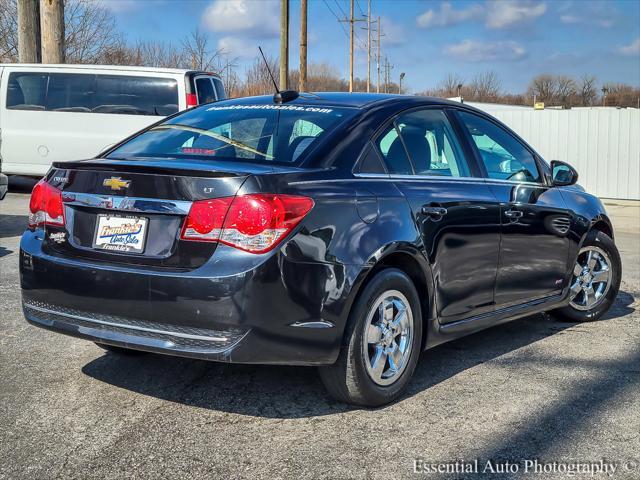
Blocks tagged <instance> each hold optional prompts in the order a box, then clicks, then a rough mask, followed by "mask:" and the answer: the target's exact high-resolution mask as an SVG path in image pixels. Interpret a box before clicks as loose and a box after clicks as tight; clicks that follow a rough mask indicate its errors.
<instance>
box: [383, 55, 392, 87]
mask: <svg viewBox="0 0 640 480" xmlns="http://www.w3.org/2000/svg"><path fill="white" fill-rule="evenodd" d="M392 69H393V65H391V64H390V63H389V58H388V57H386V56H385V57H384V93H389V84H390V83H391V70H392Z"/></svg>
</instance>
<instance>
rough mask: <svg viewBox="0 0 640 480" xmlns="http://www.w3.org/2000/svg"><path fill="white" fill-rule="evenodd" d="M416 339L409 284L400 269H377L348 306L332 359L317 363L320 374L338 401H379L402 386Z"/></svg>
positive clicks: (414, 357)
mask: <svg viewBox="0 0 640 480" xmlns="http://www.w3.org/2000/svg"><path fill="white" fill-rule="evenodd" d="M421 341H422V313H421V310H420V300H419V297H418V293H417V292H416V289H415V286H414V285H413V282H412V281H411V279H410V278H409V277H408V276H407V275H406V274H405V273H404V272H402V271H401V270H398V269H395V268H389V269H385V270H382V271H381V272H379V273H378V274H376V275H375V277H373V279H372V280H371V281H370V282H369V284H368V285H367V286H366V287H365V289H364V290H363V291H362V293H361V294H360V296H359V297H358V299H357V300H356V302H355V304H354V305H353V307H352V309H351V313H350V314H349V321H348V324H347V327H346V331H345V337H344V342H345V344H344V345H343V346H342V349H341V351H340V355H339V356H338V360H337V361H336V363H335V364H333V365H330V366H323V367H320V369H319V370H320V378H321V379H322V382H323V383H324V385H325V387H326V388H327V390H329V393H331V395H333V396H334V397H335V398H336V399H337V400H339V401H342V402H346V403H351V404H355V405H362V406H366V407H377V406H380V405H384V404H386V403H389V402H391V401H393V400H395V399H396V398H398V397H399V396H400V394H401V393H402V391H403V390H404V388H405V387H406V386H407V383H408V382H409V380H410V378H411V376H412V375H413V371H414V370H415V368H416V364H417V363H418V358H419V356H420V346H421Z"/></svg>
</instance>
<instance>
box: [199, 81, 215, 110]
mask: <svg viewBox="0 0 640 480" xmlns="http://www.w3.org/2000/svg"><path fill="white" fill-rule="evenodd" d="M196 91H197V92H198V104H202V103H209V102H215V101H216V93H215V91H214V90H213V84H212V83H211V79H210V78H209V77H200V78H196Z"/></svg>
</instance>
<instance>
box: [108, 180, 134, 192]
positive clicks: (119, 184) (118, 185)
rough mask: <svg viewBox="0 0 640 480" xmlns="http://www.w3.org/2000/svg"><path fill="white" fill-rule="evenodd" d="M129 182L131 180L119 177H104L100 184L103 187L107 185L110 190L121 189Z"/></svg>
mask: <svg viewBox="0 0 640 480" xmlns="http://www.w3.org/2000/svg"><path fill="white" fill-rule="evenodd" d="M130 184H131V180H122V178H120V177H111V178H107V179H105V181H104V182H102V185H104V186H105V187H109V188H110V189H111V190H116V191H118V190H122V189H123V188H127V187H128V186H129V185H130Z"/></svg>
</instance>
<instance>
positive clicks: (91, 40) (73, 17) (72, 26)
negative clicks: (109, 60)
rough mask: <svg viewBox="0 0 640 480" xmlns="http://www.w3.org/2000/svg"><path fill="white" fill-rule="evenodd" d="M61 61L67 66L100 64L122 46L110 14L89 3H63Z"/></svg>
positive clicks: (81, 0) (84, 0)
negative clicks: (63, 41) (63, 59)
mask: <svg viewBox="0 0 640 480" xmlns="http://www.w3.org/2000/svg"><path fill="white" fill-rule="evenodd" d="M64 23H65V27H64V28H65V59H66V61H67V62H69V63H103V62H104V57H105V56H108V55H109V54H111V53H112V52H113V50H117V49H118V48H121V47H122V44H123V38H122V35H121V34H120V33H119V32H118V30H117V28H116V21H115V18H114V16H113V14H112V13H111V12H110V11H109V10H107V9H106V8H104V7H102V6H101V5H100V4H99V3H97V2H94V1H92V0H67V1H66V2H65V9H64Z"/></svg>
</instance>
